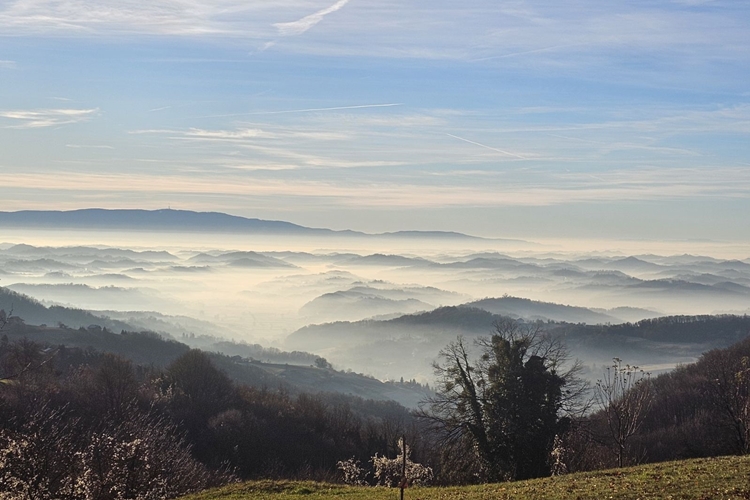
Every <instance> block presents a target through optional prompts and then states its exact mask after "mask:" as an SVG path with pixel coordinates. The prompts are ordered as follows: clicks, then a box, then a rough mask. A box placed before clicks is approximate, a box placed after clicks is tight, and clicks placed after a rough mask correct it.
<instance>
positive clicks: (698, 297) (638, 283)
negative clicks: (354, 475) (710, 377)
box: [0, 211, 750, 406]
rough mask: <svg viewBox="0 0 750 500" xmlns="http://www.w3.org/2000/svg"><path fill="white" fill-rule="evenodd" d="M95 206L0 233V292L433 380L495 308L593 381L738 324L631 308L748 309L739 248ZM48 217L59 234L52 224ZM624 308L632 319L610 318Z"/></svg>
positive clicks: (233, 345)
mask: <svg viewBox="0 0 750 500" xmlns="http://www.w3.org/2000/svg"><path fill="white" fill-rule="evenodd" d="M84 213H85V214H87V215H86V217H89V218H90V216H91V215H90V214H89V213H88V212H84ZM96 213H97V215H98V216H99V218H97V219H96V220H97V221H98V222H96V224H99V225H101V226H102V227H107V228H108V229H106V230H102V231H99V232H96V233H85V232H78V231H77V229H78V228H79V226H82V225H84V224H85V223H91V220H89V219H88V218H86V217H84V218H83V219H82V220H81V222H80V223H79V224H72V226H73V227H71V228H69V229H68V228H66V229H65V231H66V232H64V233H61V232H60V228H58V230H57V231H55V230H53V229H50V228H38V229H35V230H34V231H35V235H36V236H35V238H34V239H32V240H31V241H32V242H33V244H31V243H28V242H24V241H7V242H5V243H3V244H2V245H0V269H2V276H1V277H0V280H1V281H0V283H2V286H3V289H2V290H3V293H2V294H0V308H2V309H5V310H6V311H10V310H11V309H12V310H13V313H14V315H17V316H19V317H21V318H23V319H24V320H25V321H26V323H28V324H29V325H40V324H45V325H50V326H55V325H58V324H63V325H65V326H67V327H70V328H80V327H83V328H88V327H89V326H91V325H94V324H97V325H99V326H101V327H105V328H107V329H109V330H111V331H115V332H118V331H119V330H129V331H153V332H156V333H158V334H160V335H163V336H165V337H166V338H171V339H175V340H178V341H180V342H183V343H185V344H187V345H191V346H194V347H199V348H201V349H205V350H208V351H217V352H223V353H224V354H227V355H240V356H243V357H248V358H254V359H259V357H258V356H253V355H251V354H249V351H247V348H246V347H243V346H249V345H258V346H263V347H264V348H271V349H275V350H278V351H279V352H293V351H296V352H307V353H309V354H310V355H311V356H313V357H312V358H305V359H300V360H297V362H295V361H290V360H289V359H287V361H285V362H287V363H289V364H292V365H293V364H300V365H302V366H309V365H310V364H311V362H310V360H311V359H315V357H316V356H317V357H322V358H325V360H327V362H329V363H331V365H332V366H333V367H334V368H335V369H337V370H341V371H347V370H349V371H353V372H357V373H362V374H365V375H368V376H372V377H374V378H375V379H378V380H400V379H401V378H403V379H406V380H412V379H414V380H416V381H418V382H420V383H423V384H426V383H430V382H432V380H433V374H432V363H433V362H434V361H435V359H436V357H437V355H438V352H439V351H440V349H442V348H443V347H444V346H445V345H446V344H447V343H449V342H451V341H452V340H455V339H456V338H457V337H458V336H464V337H467V338H478V337H482V336H488V335H490V334H491V332H492V329H493V323H494V322H496V321H498V320H499V319H501V318H503V317H510V318H514V319H519V320H522V321H525V322H539V324H540V325H543V328H544V329H546V330H548V331H549V332H551V333H552V334H553V335H559V336H560V337H561V338H563V339H564V340H565V341H566V343H568V344H569V346H570V347H571V350H572V353H573V355H574V356H575V357H577V358H579V359H581V360H582V361H583V362H584V364H585V366H586V370H587V377H588V378H590V379H592V380H596V379H597V377H599V376H600V371H601V369H602V366H606V365H607V364H608V363H609V362H610V361H611V358H613V357H620V358H623V359H627V361H628V362H629V363H631V364H636V365H640V366H645V367H647V368H649V367H650V368H652V369H654V371H660V370H665V369H668V368H670V367H673V366H675V365H676V364H678V363H686V362H690V361H692V360H694V359H696V358H697V356H699V355H700V354H701V353H702V352H705V351H706V350H708V349H711V348H714V347H722V346H726V345H729V344H730V343H732V342H734V341H736V340H737V339H738V338H739V337H740V336H741V334H742V332H744V333H747V331H748V330H747V328H746V327H739V326H738V327H737V328H739V330H737V331H733V332H730V331H728V330H727V331H724V330H722V331H721V332H718V331H715V330H713V329H712V328H714V326H715V325H709V326H706V324H705V322H703V323H701V321H702V320H701V321H698V320H695V321H696V324H703V325H704V327H703V330H701V331H700V332H699V333H694V334H691V335H685V336H680V335H666V334H665V333H664V332H659V333H657V334H654V335H646V334H644V333H643V332H644V331H645V330H644V329H648V328H650V327H649V326H648V323H645V324H641V323H639V322H641V321H642V320H647V319H653V318H661V317H666V316H677V315H681V316H699V315H717V314H720V315H740V316H742V315H746V314H748V312H750V259H747V258H745V259H744V260H742V259H736V258H720V257H715V256H710V255H698V254H696V255H692V254H678V255H668V254H663V255H660V254H655V253H637V254H633V255H627V254H624V253H621V252H617V251H599V252H596V253H583V252H580V251H576V250H571V249H564V248H547V246H546V245H543V244H538V243H535V242H522V241H520V240H512V239H508V240H503V239H500V240H488V239H482V238H470V237H465V236H463V235H460V234H453V233H429V232H427V233H421V234H420V233H413V232H405V233H402V234H401V235H400V236H399V235H398V234H390V235H387V236H381V237H377V236H372V235H362V234H357V233H354V232H346V233H345V236H344V237H341V235H340V234H339V233H336V232H332V231H331V232H326V231H325V230H314V231H312V233H311V234H305V235H304V237H300V236H299V233H305V232H306V228H303V227H300V226H294V225H285V223H271V222H268V221H255V222H253V224H254V226H252V225H251V226H252V227H255V228H256V229H252V228H250V229H248V227H246V226H247V224H249V223H246V222H242V219H241V218H236V217H235V218H228V219H227V220H230V221H232V224H233V225H231V226H229V227H225V228H219V229H220V230H219V231H218V232H216V231H210V230H209V229H208V228H207V227H206V226H205V222H204V221H205V220H206V217H207V216H206V215H205V214H197V213H191V212H178V213H176V214H172V213H169V212H166V215H165V212H164V211H159V212H137V214H138V217H140V219H139V218H138V217H137V218H136V219H135V222H132V224H127V223H125V222H123V220H129V219H127V218H125V219H122V218H121V217H122V216H123V215H124V214H122V213H120V212H117V211H103V212H96ZM126 213H127V212H126ZM149 214H150V215H153V216H155V217H156V219H155V220H156V221H157V222H158V221H161V220H163V219H164V218H165V217H166V218H167V219H168V220H174V219H175V217H177V216H179V220H180V221H181V224H180V225H179V226H177V227H174V228H172V229H170V228H166V227H161V226H158V227H157V226H155V225H154V224H155V223H153V224H151V225H149V224H146V225H145V227H144V228H143V229H144V230H143V231H135V230H134V229H135V228H136V227H137V223H138V221H140V223H143V221H144V220H150V219H148V217H147V216H148V215H149ZM6 216H7V214H6ZM46 216H47V215H46V214H37V219H36V220H44V218H45V217H46ZM67 216H68V217H69V218H70V217H72V218H73V219H71V220H77V219H75V217H77V216H78V215H77V214H76V213H67ZM24 217H26V219H25V220H29V218H30V217H31V216H30V215H29V214H25V215H24ZM107 217H110V218H109V219H108V218H107ZM211 217H212V219H211V220H213V219H216V218H218V219H219V220H224V219H223V218H222V216H221V215H220V214H211ZM134 225H135V226H134ZM258 227H259V228H260V229H257V228H258ZM290 227H291V228H292V229H291V233H292V234H289V230H288V229H289V228H290ZM155 228H158V229H159V231H152V230H153V229H155ZM240 228H244V229H240ZM269 228H274V229H273V231H272V233H273V234H269V231H270V229H269ZM186 230H189V232H185V231H186ZM230 230H231V231H230ZM8 231H11V233H10V234H12V228H11V229H8ZM225 231H230V234H227V233H226V232H225ZM6 234H7V233H6ZM63 234H65V235H67V237H69V238H71V241H70V242H69V243H68V244H61V242H60V241H59V239H60V238H61V236H62V235H63ZM417 235H418V236H417ZM45 237H46V238H48V239H49V241H50V242H52V244H46V245H45V244H43V243H42V242H43V241H44V238H45ZM97 238H98V239H97ZM73 240H74V241H73ZM128 240H129V241H132V242H133V244H132V245H123V244H122V242H123V241H128ZM524 245H525V247H524ZM16 293H17V294H22V296H24V297H29V298H32V299H34V301H38V306H35V307H32V306H30V305H29V304H28V303H27V302H26V301H24V300H21V299H19V297H21V295H15V294H16ZM73 310H79V311H78V312H77V313H76V314H72V313H71V311H73ZM717 321H721V320H720V319H717ZM626 323H634V324H636V326H634V327H632V328H630V329H627V328H620V327H617V328H616V327H615V326H614V325H622V324H626ZM669 323H670V321H666V322H665V324H669ZM737 324H738V325H740V324H744V323H742V322H740V323H737ZM735 326H736V325H735ZM742 328H745V330H742ZM256 354H257V353H256ZM267 361H273V360H272V359H271V358H268V359H267ZM415 403H416V402H415V401H414V400H412V401H410V402H409V404H410V405H411V406H414V405H415Z"/></svg>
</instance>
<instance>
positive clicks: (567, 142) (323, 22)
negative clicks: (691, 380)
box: [0, 0, 750, 242]
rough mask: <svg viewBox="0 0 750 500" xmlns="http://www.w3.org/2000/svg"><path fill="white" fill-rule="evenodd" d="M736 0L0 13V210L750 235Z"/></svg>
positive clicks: (231, 5) (341, 2)
mask: <svg viewBox="0 0 750 500" xmlns="http://www.w3.org/2000/svg"><path fill="white" fill-rule="evenodd" d="M748 26H750V2H747V1H744V0H742V1H740V0H734V1H727V2H724V1H701V0H682V1H680V0H672V1H665V0H656V1H619V2H610V1H601V0H574V1H570V2H557V1H503V2H497V1H495V0H492V1H490V0H467V1H465V2H448V1H444V0H429V1H428V0H409V1H403V0H401V1H391V0H338V1H335V2H334V1H333V0H284V1H280V0H252V1H245V2H239V1H236V0H165V1H159V0H155V1H151V2H140V1H135V0H97V1H94V0H0V210H3V211H15V210H26V209H39V210H68V209H77V208H88V207H103V208H146V209H157V208H167V207H171V208H177V209H186V210H199V211H221V212H227V213H231V214H235V215H242V216H247V217H257V218H262V219H277V220H287V221H290V222H295V223H298V224H303V225H307V226H314V227H330V228H333V229H344V228H349V229H355V230H361V231H367V232H381V231H394V230H406V229H422V230H451V231H461V232H465V233H469V234H475V235H480V236H494V237H521V238H543V237H572V238H592V237H600V238H621V239H636V240H638V239H643V240H659V239H663V240H678V241H679V240H715V241H728V242H730V241H732V242H737V241H743V242H750V222H748V220H749V219H748V216H747V214H749V213H750V29H748Z"/></svg>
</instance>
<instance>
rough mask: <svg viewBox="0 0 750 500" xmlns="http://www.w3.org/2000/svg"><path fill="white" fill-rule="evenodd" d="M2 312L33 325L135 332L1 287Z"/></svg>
mask: <svg viewBox="0 0 750 500" xmlns="http://www.w3.org/2000/svg"><path fill="white" fill-rule="evenodd" d="M0 310H4V311H5V312H6V313H10V312H11V311H13V315H14V316H17V317H19V318H22V319H23V320H24V321H26V322H28V323H29V324H33V325H58V324H60V323H62V324H65V325H67V326H70V327H73V328H79V327H84V328H85V327H88V326H90V325H99V326H100V327H102V328H108V329H110V330H113V331H120V330H133V327H132V326H131V325H130V324H128V323H126V322H124V321H118V320H113V319H110V318H106V317H103V316H97V315H95V314H92V313H90V312H88V311H84V310H83V309H72V308H69V307H62V306H49V307H47V306H45V305H44V304H42V303H41V302H39V301H37V300H35V299H32V298H31V297H29V296H28V295H24V294H21V293H17V292H14V291H12V290H9V289H8V288H5V287H0Z"/></svg>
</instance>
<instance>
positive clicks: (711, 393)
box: [0, 315, 750, 499]
mask: <svg viewBox="0 0 750 500" xmlns="http://www.w3.org/2000/svg"><path fill="white" fill-rule="evenodd" d="M8 321H9V319H8V316H5V315H2V316H1V317H0V325H5V324H6V323H8ZM673 326H674V323H670V328H672V327H673ZM143 338H144V339H145V340H144V342H146V343H147V344H148V345H151V343H153V342H155V339H154V338H152V337H150V336H148V335H147V336H144V337H143ZM139 339H140V337H138V336H137V335H131V337H130V338H129V341H130V342H135V343H138V342H139V341H140V340H139ZM318 369H321V370H325V369H329V368H328V367H326V366H320V367H318ZM579 373H580V364H579V363H576V362H575V361H574V360H572V359H570V355H569V353H568V351H567V349H566V347H565V345H564V344H563V343H562V342H561V340H560V336H556V335H554V334H553V333H551V332H548V331H545V329H544V324H543V323H524V322H520V321H515V320H511V319H506V320H503V321H498V322H497V323H496V324H495V328H494V331H493V332H491V335H490V336H489V337H486V338H480V339H478V340H476V341H468V340H466V339H463V338H458V339H456V340H455V341H454V342H452V343H450V344H448V345H447V346H446V347H445V348H444V349H443V350H442V351H441V354H440V357H439V359H438V360H436V364H435V384H434V386H433V389H434V390H435V393H434V396H433V397H431V398H429V399H427V400H425V401H424V404H423V405H422V407H421V409H420V410H419V411H409V410H407V409H405V408H403V407H402V406H400V405H398V404H397V403H394V402H382V401H381V402H376V401H371V400H363V399H360V398H356V397H351V396H345V395H341V394H307V393H298V394H292V393H290V392H289V391H288V390H287V389H286V388H284V387H268V386H265V387H264V386H257V385H256V386H252V385H243V384H240V383H237V382H236V381H233V380H232V379H231V378H230V377H229V376H228V375H227V373H225V372H224V371H222V370H220V369H219V368H217V367H216V366H215V364H214V362H213V361H212V357H211V356H209V355H208V354H206V353H204V352H202V351H199V350H184V351H183V352H182V353H181V355H180V356H179V357H177V358H176V359H174V361H172V362H171V363H170V364H168V365H166V366H164V367H156V366H154V365H140V364H137V363H134V362H133V361H131V360H128V359H125V358H122V357H119V356H116V355H113V354H108V353H102V352H99V351H95V350H93V349H84V348H71V347H66V346H64V345H53V344H49V343H35V342H31V341H28V340H16V341H12V342H11V341H9V340H8V339H7V337H2V338H0V496H2V494H8V495H11V497H13V498H29V499H36V498H39V499H41V498H71V499H79V498H81V499H84V498H85V499H115V498H152V497H153V498H169V497H174V496H178V495H181V494H184V493H187V492H190V491H196V490H200V489H203V488H206V487H209V486H212V485H218V484H224V483H226V482H229V481H234V480H238V479H249V478H261V477H265V478H307V479H320V480H329V481H339V480H347V481H350V482H352V483H354V484H376V483H379V484H395V483H398V482H399V481H398V479H399V478H397V477H396V474H395V473H394V472H392V471H391V472H388V471H390V470H391V469H393V468H394V467H395V466H394V465H393V462H392V460H394V458H393V457H398V456H400V457H403V456H404V454H405V455H406V456H407V459H408V460H407V462H408V463H409V464H410V465H409V470H410V471H413V472H409V474H413V475H414V477H413V478H411V479H413V480H415V481H422V482H425V481H427V480H431V481H433V482H434V483H437V484H466V483H476V482H486V481H504V480H518V479H526V478H532V477H540V476H547V475H550V474H562V473H566V472H575V471H581V470H590V469H597V468H605V467H616V466H625V465H630V464H635V463H640V462H648V461H662V460H669V459H681V458H691V457H703V456H715V455H723V454H732V453H742V454H744V453H748V451H750V338H748V339H745V340H742V341H740V342H738V343H737V344H735V345H733V346H732V347H730V348H728V349H723V350H713V351H710V352H707V353H706V354H704V355H703V356H702V357H701V359H700V360H698V362H696V363H694V364H691V365H686V366H682V367H678V368H677V369H676V370H674V371H672V372H670V373H668V374H665V375H660V376H658V377H651V376H649V375H648V374H646V373H644V372H643V371H642V370H640V369H639V368H638V367H633V366H629V365H627V364H626V363H625V362H623V361H620V360H618V359H615V360H614V361H613V364H612V366H611V367H609V369H608V370H607V371H605V372H603V373H602V377H601V379H600V380H599V382H598V383H597V384H594V385H593V386H589V385H587V384H586V383H585V382H583V381H582V380H581V378H580V376H579ZM402 436H405V438H406V444H404V443H403V442H399V440H400V439H401V438H402ZM394 470H395V469H394Z"/></svg>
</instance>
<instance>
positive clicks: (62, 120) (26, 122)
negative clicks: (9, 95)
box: [0, 108, 99, 129]
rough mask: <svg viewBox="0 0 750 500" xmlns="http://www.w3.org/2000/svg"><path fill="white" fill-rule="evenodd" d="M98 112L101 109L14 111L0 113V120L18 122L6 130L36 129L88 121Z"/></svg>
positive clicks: (8, 126)
mask: <svg viewBox="0 0 750 500" xmlns="http://www.w3.org/2000/svg"><path fill="white" fill-rule="evenodd" d="M98 112H99V108H93V109H36V110H13V111H0V118H5V119H7V120H13V121H15V122H16V124H15V125H7V126H6V127H5V128H16V129H34V128H45V127H55V126H59V125H67V124H71V123H79V122H83V121H87V120H89V119H91V118H92V117H93V116H94V115H96V113H98Z"/></svg>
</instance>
